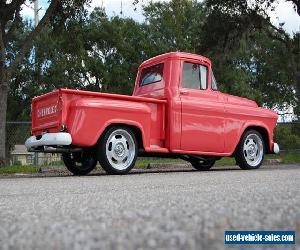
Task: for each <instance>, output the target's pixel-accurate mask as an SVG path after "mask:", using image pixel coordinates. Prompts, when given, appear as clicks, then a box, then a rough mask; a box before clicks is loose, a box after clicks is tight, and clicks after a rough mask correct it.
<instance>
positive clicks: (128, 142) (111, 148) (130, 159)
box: [98, 126, 138, 174]
mask: <svg viewBox="0 0 300 250" xmlns="http://www.w3.org/2000/svg"><path fill="white" fill-rule="evenodd" d="M137 153H138V147H137V141H136V138H135V135H134V133H133V132H132V130H131V129H129V128H127V127H121V126H116V127H112V128H110V129H108V130H107V131H106V132H105V134H104V135H103V136H102V138H101V140H100V142H99V145H98V160H99V163H100V165H101V166H102V168H103V169H104V170H105V171H106V172H107V173H108V174H127V173H128V172H129V171H130V170H131V169H132V168H133V166H134V164H135V161H136V157H137Z"/></svg>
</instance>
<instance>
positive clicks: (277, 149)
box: [273, 142, 280, 154]
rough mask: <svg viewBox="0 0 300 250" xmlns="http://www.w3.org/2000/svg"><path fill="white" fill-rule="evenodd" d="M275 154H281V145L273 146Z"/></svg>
mask: <svg viewBox="0 0 300 250" xmlns="http://www.w3.org/2000/svg"><path fill="white" fill-rule="evenodd" d="M273 152H274V153H275V154H279V152H280V149H279V145H278V144H277V143H276V142H274V145H273Z"/></svg>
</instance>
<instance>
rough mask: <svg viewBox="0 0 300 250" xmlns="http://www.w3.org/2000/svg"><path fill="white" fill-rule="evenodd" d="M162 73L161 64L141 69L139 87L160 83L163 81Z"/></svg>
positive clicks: (162, 66)
mask: <svg viewBox="0 0 300 250" xmlns="http://www.w3.org/2000/svg"><path fill="white" fill-rule="evenodd" d="M163 71H164V64H163V63H160V64H157V65H154V66H151V67H149V68H145V69H143V70H142V73H141V77H140V86H144V85H148V84H151V83H155V82H160V81H161V80H162V79H163Z"/></svg>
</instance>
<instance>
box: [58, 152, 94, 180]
mask: <svg viewBox="0 0 300 250" xmlns="http://www.w3.org/2000/svg"><path fill="white" fill-rule="evenodd" d="M62 160H63V162H64V164H65V166H66V167H67V169H68V170H69V171H70V172H71V173H73V174H74V175H86V174H88V173H89V172H91V171H92V170H93V169H94V168H95V167H96V165H97V159H96V158H95V156H94V155H93V154H92V153H91V152H85V151H83V152H76V153H63V154H62Z"/></svg>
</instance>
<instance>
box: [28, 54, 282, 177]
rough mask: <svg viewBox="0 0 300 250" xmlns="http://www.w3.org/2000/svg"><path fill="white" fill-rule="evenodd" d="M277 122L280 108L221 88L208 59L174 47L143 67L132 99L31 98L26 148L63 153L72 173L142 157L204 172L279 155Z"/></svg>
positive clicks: (114, 168)
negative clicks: (226, 161) (177, 161)
mask: <svg viewBox="0 0 300 250" xmlns="http://www.w3.org/2000/svg"><path fill="white" fill-rule="evenodd" d="M276 122H277V114H276V113H275V112H273V111H271V110H268V109H264V108H261V107H258V105H257V104H256V103H255V102H254V101H251V100H248V99H245V98H241V97H236V96H232V95H228V94H225V93H221V92H219V91H218V89H217V82H216V80H215V77H214V75H213V71H212V65H211V61H210V60H209V59H208V58H206V57H203V56H200V55H195V54H189V53H182V52H170V53H166V54H163V55H159V56H156V57H154V58H151V59H149V60H147V61H145V62H143V63H142V64H141V65H140V67H139V69H138V73H137V77H136V81H135V87H134V91H133V95H132V96H124V95H114V94H105V93H96V92H89V91H79V90H69V89H59V90H56V91H54V92H51V93H48V94H45V95H43V96H40V97H36V98H34V99H33V101H32V134H33V135H32V136H31V137H30V138H29V139H28V140H27V141H26V146H27V148H28V150H29V151H43V152H61V153H62V157H63V160H64V162H65V165H66V166H67V168H68V169H69V170H70V171H71V172H72V173H74V174H86V173H88V172H90V171H91V170H92V169H93V168H94V167H95V166H96V164H97V161H99V163H100V165H101V166H102V167H103V168H104V169H105V170H106V171H107V172H108V173H112V174H123V173H128V171H130V169H131V168H132V167H133V166H134V163H135V160H136V157H137V156H138V155H143V156H159V157H172V158H181V159H184V160H187V161H189V162H191V164H192V165H193V166H194V167H195V168H196V169H199V170H207V169H209V168H210V167H212V166H213V164H214V163H215V161H216V160H218V159H220V158H221V157H223V156H232V157H235V158H236V161H237V164H238V165H239V166H240V167H241V168H243V169H253V168H258V167H259V166H260V165H261V164H262V161H263V157H264V154H265V153H278V152H279V147H278V145H277V144H276V143H275V142H274V141H273V130H274V128H275V126H276Z"/></svg>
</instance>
